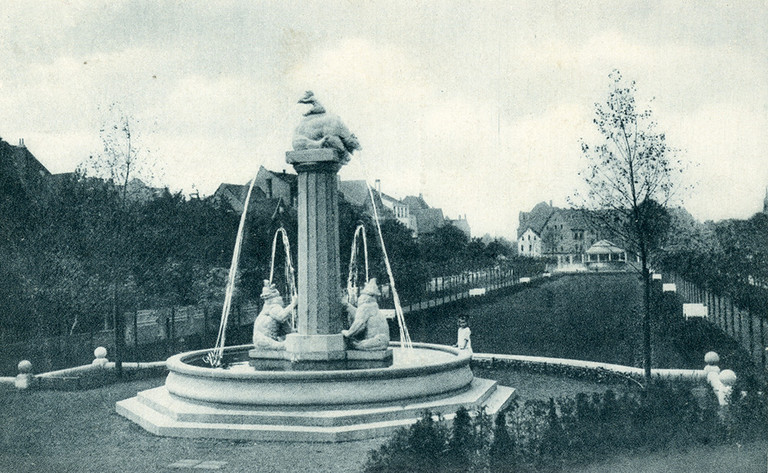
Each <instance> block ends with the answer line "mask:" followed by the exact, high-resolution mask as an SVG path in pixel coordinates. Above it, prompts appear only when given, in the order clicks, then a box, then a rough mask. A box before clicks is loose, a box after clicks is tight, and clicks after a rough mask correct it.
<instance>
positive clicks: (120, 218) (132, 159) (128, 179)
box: [79, 103, 151, 376]
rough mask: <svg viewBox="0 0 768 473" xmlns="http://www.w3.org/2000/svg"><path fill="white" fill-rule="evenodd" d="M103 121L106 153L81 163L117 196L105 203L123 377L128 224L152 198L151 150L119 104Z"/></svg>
mask: <svg viewBox="0 0 768 473" xmlns="http://www.w3.org/2000/svg"><path fill="white" fill-rule="evenodd" d="M103 123H104V124H103V126H102V127H101V129H100V130H99V136H100V138H101V143H102V146H103V149H102V152H101V153H100V154H99V155H98V156H97V157H96V158H91V159H90V160H88V161H86V162H85V163H84V164H83V165H81V166H80V169H79V171H80V172H81V173H83V175H85V176H86V177H88V176H89V175H93V176H95V177H99V178H102V179H107V182H108V183H109V184H110V185H111V186H112V189H113V191H114V193H115V194H114V195H115V197H116V198H115V199H112V200H111V201H110V202H105V204H106V205H105V210H106V211H108V213H109V220H110V221H111V226H112V228H111V233H110V234H111V238H110V240H111V241H109V242H108V243H107V247H108V254H107V255H106V256H107V257H106V261H107V262H108V265H109V279H110V281H111V298H112V316H113V325H114V329H115V365H116V368H117V373H118V376H120V375H122V356H123V352H124V348H123V345H124V342H125V327H124V320H123V317H122V315H121V314H122V308H121V299H120V293H121V292H122V289H124V288H125V287H127V286H129V285H130V283H131V281H130V273H129V271H128V269H129V268H130V267H131V261H130V260H131V258H132V257H134V256H136V255H135V254H133V252H131V251H130V250H131V244H130V243H131V242H129V241H128V234H129V229H128V228H126V227H127V225H129V224H130V220H131V216H132V215H131V211H132V210H133V209H132V207H133V206H134V204H135V203H136V202H138V201H140V200H141V199H142V198H146V197H149V196H146V195H144V196H143V195H141V194H142V193H144V194H146V193H147V192H151V191H150V190H149V189H148V188H147V187H146V186H145V185H144V183H143V182H142V181H141V180H138V179H137V176H138V175H139V174H140V173H143V174H144V175H145V176H146V175H147V172H148V169H149V168H150V166H149V165H148V163H147V159H146V157H147V155H148V151H147V150H146V149H142V148H141V147H139V146H138V144H137V142H138V140H137V133H136V131H137V130H136V128H137V121H136V119H135V118H134V117H132V116H131V115H129V114H128V113H126V112H125V111H124V109H123V108H122V107H121V106H120V105H119V104H116V103H113V104H111V105H110V106H109V107H108V110H107V116H106V118H105V119H104V122H103ZM145 178H146V177H145Z"/></svg>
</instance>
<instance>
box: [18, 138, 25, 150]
mask: <svg viewBox="0 0 768 473" xmlns="http://www.w3.org/2000/svg"><path fill="white" fill-rule="evenodd" d="M23 147H24V138H19V148H23Z"/></svg>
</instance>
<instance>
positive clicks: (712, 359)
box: [704, 351, 720, 376]
mask: <svg viewBox="0 0 768 473" xmlns="http://www.w3.org/2000/svg"><path fill="white" fill-rule="evenodd" d="M704 363H706V364H707V365H706V366H705V367H704V372H705V373H707V376H709V373H715V374H718V373H720V367H719V366H717V364H718V363H720V355H718V354H717V353H715V352H713V351H710V352H707V354H706V355H704Z"/></svg>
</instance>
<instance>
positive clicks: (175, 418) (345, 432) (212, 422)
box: [117, 378, 515, 442]
mask: <svg viewBox="0 0 768 473" xmlns="http://www.w3.org/2000/svg"><path fill="white" fill-rule="evenodd" d="M514 396H515V390H514V389H513V388H510V387H506V386H499V385H498V384H497V383H496V381H493V380H487V379H481V378H474V379H473V380H472V382H471V383H470V384H469V386H468V388H467V389H465V390H462V391H460V392H455V393H451V394H449V395H447V396H444V397H440V398H439V399H434V398H433V399H415V400H413V401H408V400H405V401H399V402H396V403H390V404H384V405H336V406H252V405H251V406H246V405H238V404H218V403H217V404H213V403H205V402H200V401H191V400H188V399H184V398H181V397H178V396H174V395H173V394H170V393H169V392H168V390H167V389H166V388H165V386H160V387H157V388H154V389H149V390H146V391H142V392H140V393H138V394H137V395H136V397H133V398H130V399H126V400H124V401H119V402H118V403H117V412H118V414H120V415H122V416H124V417H126V418H128V419H130V420H132V421H133V422H135V423H137V424H139V425H140V426H141V427H143V428H144V429H145V430H147V431H149V432H151V433H153V434H155V435H160V436H166V437H192V438H222V439H236V440H254V441H290V442H343V441H350V440H362V439H369V438H375V437H382V436H387V435H390V434H391V433H392V432H394V431H395V430H397V429H398V428H400V427H404V426H408V425H410V424H412V423H414V422H416V421H417V420H418V419H419V417H421V415H422V414H423V412H424V411H425V410H429V411H431V412H432V413H434V414H442V415H443V417H444V418H445V419H446V420H451V419H453V417H454V415H455V413H456V410H457V409H458V408H459V407H460V406H464V407H466V408H467V409H469V410H472V409H476V408H479V407H481V406H485V409H486V413H488V414H490V415H495V414H496V413H497V412H499V411H500V410H502V409H503V408H504V407H506V406H507V404H508V403H509V402H510V401H511V400H512V399H513V398H514Z"/></svg>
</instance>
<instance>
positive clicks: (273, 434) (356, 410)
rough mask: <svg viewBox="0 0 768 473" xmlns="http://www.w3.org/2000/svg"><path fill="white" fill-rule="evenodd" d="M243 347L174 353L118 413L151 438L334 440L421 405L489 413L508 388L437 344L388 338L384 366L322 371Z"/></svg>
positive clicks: (408, 416) (355, 436)
mask: <svg viewBox="0 0 768 473" xmlns="http://www.w3.org/2000/svg"><path fill="white" fill-rule="evenodd" d="M249 348H251V346H250V345H242V346H237V347H230V348H227V350H226V351H225V361H228V362H229V363H228V364H229V366H228V367H227V368H226V369H222V368H207V367H204V366H203V364H202V363H201V361H202V358H203V356H205V354H206V353H207V352H208V350H200V351H193V352H187V353H182V354H179V355H176V356H173V357H171V358H169V359H168V361H167V366H168V370H169V374H168V377H167V379H166V382H165V385H164V386H160V387H157V388H154V389H149V390H146V391H142V392H140V393H138V394H137V395H136V396H135V397H133V398H130V399H126V400H124V401H120V402H118V403H117V412H118V413H119V414H120V415H122V416H124V417H127V418H128V419H130V420H132V421H134V422H135V423H137V424H139V425H140V426H142V427H143V428H144V429H146V430H147V431H149V432H151V433H153V434H156V435H160V436H168V437H195V438H224V439H243V440H260V441H293V442H341V441H348V440H360V439H367V438H374V437H380V436H385V435H389V434H391V433H392V432H393V431H394V430H396V429H397V428H400V427H403V426H408V425H410V424H412V423H414V422H415V421H416V420H418V418H419V417H421V416H422V414H423V413H424V411H425V410H429V411H431V412H432V413H434V414H441V415H442V416H443V417H444V418H445V419H446V420H450V419H452V418H453V416H454V415H455V412H456V410H457V409H458V408H459V407H461V406H464V407H465V408H467V409H469V410H472V409H476V408H479V407H481V406H484V407H485V411H486V413H488V414H491V415H493V414H495V413H497V412H498V411H500V410H501V409H503V408H504V407H505V406H506V405H507V404H508V403H509V401H510V400H511V399H512V398H513V397H514V394H515V393H514V389H513V388H510V387H506V386H500V385H498V384H497V383H496V381H493V380H487V379H480V378H475V377H474V376H473V375H472V371H471V370H470V367H469V363H470V358H471V355H470V354H469V353H466V352H460V351H458V350H456V349H454V348H450V347H446V346H442V345H431V344H424V343H414V348H413V351H412V352H410V353H408V352H406V351H405V350H403V349H400V348H399V345H396V344H393V352H394V360H393V364H392V366H390V367H387V368H367V369H344V370H326V371H318V370H312V371H294V370H276V371H264V370H256V369H254V368H253V367H252V366H250V365H249V362H248V361H245V360H247V359H248V349H249Z"/></svg>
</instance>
